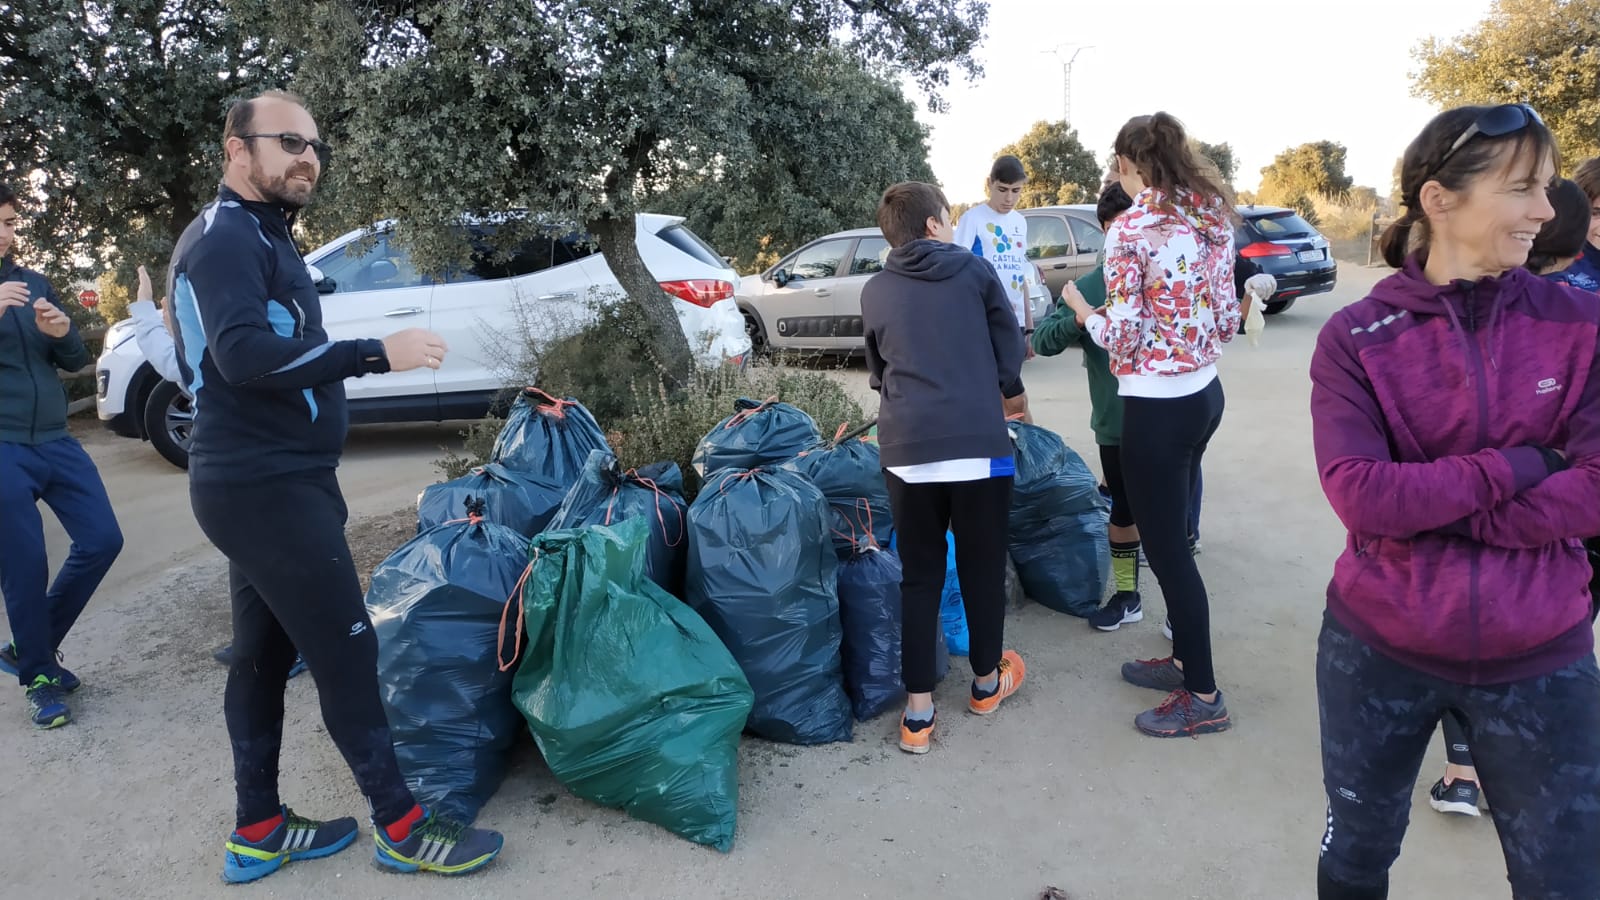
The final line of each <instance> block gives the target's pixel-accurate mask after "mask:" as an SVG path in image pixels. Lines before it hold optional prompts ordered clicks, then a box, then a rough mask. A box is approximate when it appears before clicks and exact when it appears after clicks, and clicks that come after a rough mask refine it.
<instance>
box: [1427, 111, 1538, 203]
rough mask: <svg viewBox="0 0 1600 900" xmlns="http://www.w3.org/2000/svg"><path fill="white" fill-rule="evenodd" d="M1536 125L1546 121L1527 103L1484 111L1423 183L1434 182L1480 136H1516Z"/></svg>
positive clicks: (1436, 164)
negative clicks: (1452, 160) (1445, 165)
mask: <svg viewBox="0 0 1600 900" xmlns="http://www.w3.org/2000/svg"><path fill="white" fill-rule="evenodd" d="M1535 124H1537V125H1543V124H1544V120H1543V119H1541V118H1539V114H1538V113H1537V112H1535V111H1534V109H1533V107H1531V106H1529V105H1528V104H1526V103H1507V104H1505V105H1503V106H1493V107H1490V108H1489V109H1486V110H1484V111H1483V112H1481V113H1479V114H1478V118H1477V119H1476V120H1474V121H1473V123H1472V124H1471V125H1468V126H1467V130H1466V131H1463V132H1461V136H1460V137H1458V138H1456V141H1455V143H1453V144H1451V145H1450V149H1449V150H1446V151H1445V152H1444V156H1441V157H1439V161H1438V162H1436V163H1434V165H1433V168H1432V169H1430V170H1428V177H1427V178H1424V179H1422V182H1423V183H1424V184H1426V183H1427V182H1428V181H1430V180H1432V178H1433V176H1435V175H1437V174H1438V173H1439V170H1440V169H1442V168H1444V164H1445V163H1447V162H1449V161H1450V157H1452V156H1454V155H1455V154H1456V151H1457V150H1460V149H1461V148H1462V147H1465V146H1466V145H1467V143H1468V142H1469V141H1471V140H1472V139H1473V138H1475V137H1477V136H1479V135H1483V136H1484V137H1492V138H1496V137H1505V136H1506V135H1508V134H1516V133H1517V132H1519V131H1521V130H1522V129H1524V128H1527V127H1528V126H1530V125H1535Z"/></svg>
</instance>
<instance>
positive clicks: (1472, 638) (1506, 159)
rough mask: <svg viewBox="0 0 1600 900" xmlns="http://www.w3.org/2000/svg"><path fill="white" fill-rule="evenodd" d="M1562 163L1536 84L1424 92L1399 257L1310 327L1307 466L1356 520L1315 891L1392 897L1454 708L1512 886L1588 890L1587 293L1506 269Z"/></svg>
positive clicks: (1596, 786)
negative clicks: (1422, 785) (1404, 844)
mask: <svg viewBox="0 0 1600 900" xmlns="http://www.w3.org/2000/svg"><path fill="white" fill-rule="evenodd" d="M1556 166H1557V153H1556V148H1555V142H1554V139H1553V138H1552V137H1551V135H1550V132H1549V130H1548V129H1547V128H1546V127H1545V126H1544V124H1543V123H1542V122H1541V121H1539V118H1538V116H1537V115H1536V114H1535V113H1534V112H1533V110H1532V109H1531V108H1529V107H1526V106H1523V105H1508V106H1498V107H1463V108H1460V109H1454V110H1450V111H1448V112H1445V113H1443V114H1441V115H1439V116H1438V117H1437V118H1435V119H1434V120H1433V121H1432V122H1430V123H1429V124H1428V126H1427V127H1426V128H1425V129H1423V131H1422V134H1421V135H1419V136H1418V137H1417V139H1416V140H1415V141H1413V142H1412V144H1411V146H1410V147H1408V148H1407V150H1406V155H1405V158H1404V160H1403V163H1402V169H1401V189H1402V196H1403V202H1404V204H1405V207H1406V213H1405V215H1404V216H1403V217H1402V218H1401V219H1400V221H1399V222H1397V223H1396V224H1395V225H1394V226H1393V227H1392V228H1391V229H1390V231H1389V232H1388V233H1386V234H1385V235H1384V257H1385V259H1386V260H1387V261H1388V262H1389V264H1390V265H1392V266H1395V267H1396V268H1398V269H1400V271H1399V272H1397V273H1396V274H1394V275H1391V276H1390V277H1388V278H1386V279H1384V280H1383V281H1382V282H1380V283H1379V284H1378V285H1377V286H1376V287H1375V288H1374V289H1373V292H1372V293H1371V294H1370V295H1369V296H1368V297H1366V298H1365V299H1364V300H1361V301H1360V302H1357V303H1355V304H1352V305H1350V306H1348V307H1346V308H1344V309H1342V310H1340V311H1339V312H1338V313H1336V314H1335V315H1334V316H1333V318H1332V319H1331V320H1329V322H1328V324H1327V326H1326V327H1325V328H1324V329H1323V331H1322V333H1321V335H1320V336H1319V337H1318V339H1317V349H1316V352H1315V354H1314V355H1313V357H1312V361H1311V380H1312V394H1311V416H1312V427H1313V430H1314V438H1315V445H1316V456H1317V467H1318V470H1319V472H1320V474H1321V478H1322V485H1323V490H1324V491H1325V492H1326V493H1327V495H1328V500H1329V502H1330V503H1331V504H1332V505H1333V509H1334V512H1335V513H1337V514H1338V516H1339V518H1340V520H1341V521H1343V522H1344V524H1345V527H1346V529H1347V530H1348V532H1349V535H1348V538H1347V541H1346V546H1345V551H1344V553H1343V554H1342V555H1341V556H1340V557H1339V560H1338V562H1337V563H1336V564H1335V566H1334V574H1333V581H1332V583H1331V584H1330V585H1329V587H1328V598H1327V599H1328V610H1327V615H1326V617H1325V619H1324V625H1323V630H1322V634H1321V637H1320V638H1319V646H1318V654H1317V695H1318V703H1319V712H1320V717H1321V724H1322V763H1323V779H1324V784H1325V787H1326V789H1327V793H1328V803H1329V807H1328V827H1327V831H1326V833H1325V835H1324V837H1323V841H1322V855H1321V861H1320V864H1319V866H1318V873H1317V879H1318V896H1319V897H1320V898H1322V900H1330V898H1383V897H1386V896H1387V895H1388V870H1389V867H1390V866H1391V865H1392V864H1393V862H1394V860H1395V858H1396V857H1398V856H1399V852H1400V842H1401V838H1402V836H1403V835H1404V833H1405V826H1406V821H1407V817H1408V814H1409V807H1410V804H1411V793H1412V789H1413V786H1414V785H1415V783H1416V778H1417V773H1418V771H1419V770H1420V768H1421V764H1422V759H1423V756H1424V754H1425V753H1426V750H1427V746H1428V742H1429V740H1430V739H1431V737H1432V735H1433V731H1434V728H1435V726H1436V725H1437V723H1438V722H1439V719H1440V717H1441V715H1443V714H1444V713H1445V711H1446V710H1452V709H1453V710H1459V711H1460V713H1461V714H1462V716H1463V718H1464V719H1465V720H1466V723H1467V728H1468V732H1469V734H1468V737H1469V739H1470V740H1471V743H1472V751H1473V757H1474V759H1475V761H1476V762H1477V768H1478V771H1479V773H1481V777H1482V779H1483V789H1484V791H1485V793H1486V794H1487V795H1488V797H1489V801H1490V808H1491V811H1492V815H1493V816H1494V821H1495V826H1496V828H1497V829H1498V831H1499V833H1500V840H1501V845H1502V847H1503V849H1504V851H1505V856H1506V866H1507V869H1508V873H1509V878H1510V882H1511V885H1512V891H1513V893H1514V895H1515V896H1517V897H1539V898H1558V897H1559V898H1590V900H1592V898H1596V897H1600V669H1597V667H1596V664H1595V658H1594V633H1593V631H1592V630H1591V626H1590V621H1589V611H1590V601H1589V592H1588V583H1589V576H1590V569H1589V564H1588V561H1587V558H1586V556H1585V553H1584V549H1583V544H1582V539H1583V538H1584V537H1586V536H1590V535H1595V534H1600V361H1597V355H1596V351H1597V349H1600V304H1595V303H1594V302H1593V301H1592V300H1591V299H1587V298H1585V297H1584V295H1582V294H1580V293H1579V292H1577V291H1573V290H1571V289H1569V288H1565V287H1562V286H1560V285H1557V284H1553V283H1551V282H1549V281H1546V280H1544V279H1541V278H1539V277H1537V276H1535V275H1533V274H1532V273H1529V272H1527V271H1526V270H1525V269H1523V268H1522V264H1523V262H1524V261H1525V260H1526V259H1527V255H1528V251H1529V249H1530V247H1531V246H1532V243H1533V239H1534V237H1535V235H1537V234H1538V232H1539V230H1540V226H1541V225H1542V224H1543V223H1544V222H1545V221H1547V220H1549V219H1550V217H1551V216H1552V215H1553V213H1552V210H1551V207H1550V203H1549V201H1548V200H1547V199H1546V196H1545V186H1546V185H1547V184H1548V183H1549V182H1550V180H1551V179H1552V178H1553V177H1554V175H1555V171H1556Z"/></svg>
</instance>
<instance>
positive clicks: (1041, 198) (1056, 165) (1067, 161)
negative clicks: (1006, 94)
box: [995, 121, 1105, 209]
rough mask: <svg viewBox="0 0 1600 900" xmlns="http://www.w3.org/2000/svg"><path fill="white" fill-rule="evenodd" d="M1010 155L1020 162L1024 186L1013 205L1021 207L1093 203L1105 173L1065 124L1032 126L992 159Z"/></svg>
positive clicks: (1076, 135)
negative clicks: (1024, 180) (1024, 181)
mask: <svg viewBox="0 0 1600 900" xmlns="http://www.w3.org/2000/svg"><path fill="white" fill-rule="evenodd" d="M1006 154H1010V155H1012V156H1015V157H1017V158H1018V159H1020V160H1022V168H1023V169H1024V170H1025V171H1026V172H1027V173H1028V184H1027V186H1026V187H1024V188H1023V189H1022V198H1021V200H1019V201H1018V203H1017V205H1018V206H1019V207H1022V208H1025V209H1026V208H1029V207H1034V206H1051V205H1053V204H1057V203H1093V202H1094V199H1095V197H1096V196H1097V194H1098V193H1099V190H1100V182H1101V178H1102V176H1104V174H1105V171H1104V170H1103V169H1101V168H1100V166H1099V165H1098V164H1097V163H1096V162H1095V159H1094V154H1093V153H1090V152H1089V151H1088V150H1087V149H1086V148H1085V147H1084V146H1083V142H1082V141H1080V140H1079V139H1078V132H1077V129H1075V128H1073V127H1072V126H1070V125H1068V124H1067V123H1066V122H1045V121H1039V122H1035V123H1033V127H1032V128H1029V129H1028V131H1027V133H1026V134H1024V135H1023V136H1022V137H1020V138H1018V139H1017V140H1016V142H1015V143H1012V144H1007V145H1006V146H1004V147H1001V148H1000V150H999V151H998V152H997V153H995V156H997V157H998V156H1005V155H1006Z"/></svg>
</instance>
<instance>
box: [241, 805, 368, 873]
mask: <svg viewBox="0 0 1600 900" xmlns="http://www.w3.org/2000/svg"><path fill="white" fill-rule="evenodd" d="M280 809H281V810H282V813H281V814H282V816H283V821H282V822H280V823H279V824H278V827H277V828H274V829H273V830H272V833H270V834H268V835H267V836H266V837H264V838H262V839H261V840H259V841H249V840H246V839H245V837H244V835H241V834H240V833H239V832H237V831H235V832H234V833H233V834H231V835H229V836H228V843H227V844H226V845H224V849H225V851H226V855H224V856H223V859H222V880H223V881H226V882H227V883H229V884H244V883H245V882H247V881H255V880H257V879H260V878H265V877H267V876H268V875H271V874H272V873H273V872H276V871H278V870H279V869H281V868H283V867H284V866H285V865H286V864H288V863H289V862H290V861H291V860H297V859H321V858H322V857H325V856H332V855H334V854H335V853H338V852H339V851H340V850H343V849H344V848H346V847H348V846H350V844H351V842H353V841H354V840H355V839H356V832H357V829H356V820H355V819H351V818H348V817H346V818H343V819H334V820H332V821H328V822H318V821H316V820H315V819H307V818H303V817H301V816H297V815H295V814H294V811H293V810H291V809H289V807H287V806H284V807H280Z"/></svg>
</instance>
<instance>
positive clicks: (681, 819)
mask: <svg viewBox="0 0 1600 900" xmlns="http://www.w3.org/2000/svg"><path fill="white" fill-rule="evenodd" d="M649 540H650V525H649V521H648V520H647V519H645V518H644V517H642V516H640V517H635V518H632V519H628V520H626V521H623V522H619V523H618V524H616V525H613V526H603V525H596V526H591V527H588V528H579V529H574V530H563V531H547V532H545V533H544V534H541V535H538V536H537V537H535V538H534V539H533V545H532V549H531V550H530V553H531V554H532V556H533V571H532V573H531V574H530V575H529V577H528V581H527V584H526V585H525V587H524V590H523V595H522V610H521V612H522V615H523V622H524V627H525V629H526V632H527V646H526V647H525V648H523V649H522V651H521V652H522V665H521V667H520V668H518V670H517V677H516V679H515V680H514V681H513V682H512V687H511V694H512V700H513V702H514V703H515V704H516V706H517V709H519V710H520V711H521V712H522V715H523V717H524V718H526V719H527V720H528V728H529V729H530V730H531V731H532V732H533V736H534V739H535V740H536V741H538V743H539V749H540V750H542V751H543V752H544V758H545V762H546V763H548V764H549V766H550V771H551V773H553V774H554V775H555V776H556V778H557V780H559V781H560V782H561V783H562V784H564V785H566V786H567V787H568V788H569V789H571V790H572V792H573V793H574V794H577V795H578V796H580V797H583V798H584V799H586V800H591V801H593V802H595V803H599V804H601V805H602V806H610V807H615V808H618V809H622V810H625V811H626V812H627V813H628V814H629V815H631V816H633V817H635V818H637V819H642V820H644V821H646V822H652V823H654V824H656V825H660V826H661V827H663V828H665V829H667V830H668V831H671V832H673V833H674V834H677V835H680V836H682V837H685V838H688V839H689V840H691V841H695V842H696V843H701V844H707V845H710V846H712V847H715V848H717V849H718V850H721V851H724V852H726V851H728V850H729V849H731V848H732V847H733V832H734V822H735V814H736V812H737V807H738V803H739V734H740V732H741V731H743V730H744V724H745V719H746V718H748V717H749V715H750V707H751V704H752V702H753V695H752V693H751V691H750V684H749V682H748V681H746V680H745V677H744V674H743V673H742V672H741V671H740V670H739V665H738V663H736V662H734V660H733V656H732V655H730V654H729V653H728V650H727V648H725V647H723V646H722V642H721V641H719V640H717V636H716V635H715V634H713V633H712V631H711V628H710V627H709V626H707V625H706V623H705V622H704V621H703V620H702V619H701V618H700V617H699V616H698V615H696V614H695V612H694V611H693V610H691V609H690V608H689V607H687V606H685V605H683V603H682V602H680V601H679V600H678V599H677V598H675V597H673V596H672V595H671V594H668V593H667V592H666V591H664V590H662V589H661V588H660V587H658V586H657V585H656V584H655V582H653V581H651V580H650V579H649V578H648V577H646V575H645V564H646V559H647V557H648V555H649V548H648V544H649Z"/></svg>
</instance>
